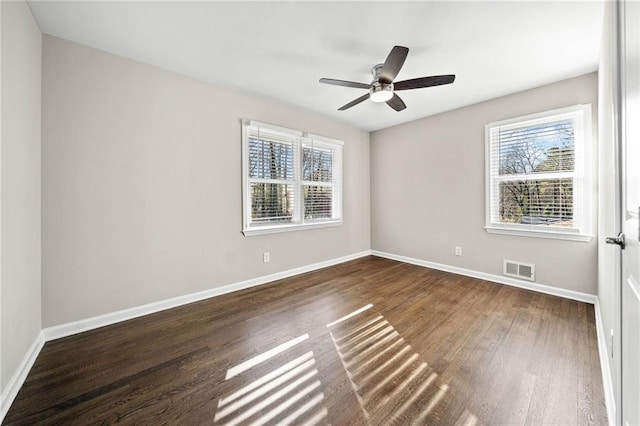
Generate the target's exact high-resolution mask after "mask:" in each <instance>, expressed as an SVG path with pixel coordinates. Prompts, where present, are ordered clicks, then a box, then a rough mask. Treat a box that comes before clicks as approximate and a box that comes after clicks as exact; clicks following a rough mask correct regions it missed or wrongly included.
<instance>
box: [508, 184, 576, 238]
mask: <svg viewBox="0 0 640 426" xmlns="http://www.w3.org/2000/svg"><path fill="white" fill-rule="evenodd" d="M499 197H500V199H499V220H500V222H502V223H517V224H523V225H539V226H541V227H549V226H552V227H573V226H574V223H573V179H545V180H526V181H509V182H500V187H499Z"/></svg>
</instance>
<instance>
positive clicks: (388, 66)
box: [379, 46, 409, 84]
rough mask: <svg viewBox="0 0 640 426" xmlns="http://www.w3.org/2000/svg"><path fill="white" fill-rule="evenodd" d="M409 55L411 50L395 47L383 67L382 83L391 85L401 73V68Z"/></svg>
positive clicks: (381, 73)
mask: <svg viewBox="0 0 640 426" xmlns="http://www.w3.org/2000/svg"><path fill="white" fill-rule="evenodd" d="M408 54H409V48H408V47H404V46H393V49H391V52H389V56H387V59H386V60H385V61H384V64H383V65H382V71H380V77H379V80H380V82H381V83H387V84H389V83H391V82H393V79H394V78H396V76H397V75H398V73H399V72H400V68H402V65H403V64H404V61H405V59H407V55H408Z"/></svg>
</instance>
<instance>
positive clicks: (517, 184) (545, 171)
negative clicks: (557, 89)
mask: <svg viewBox="0 0 640 426" xmlns="http://www.w3.org/2000/svg"><path fill="white" fill-rule="evenodd" d="M485 130H486V173H487V177H486V197H487V200H486V227H485V229H486V230H487V232H489V233H500V234H513V235H525V236H535V237H545V238H559V239H568V240H577V241H589V240H590V239H591V235H590V232H591V210H592V208H593V207H592V204H591V192H592V188H591V176H590V175H591V173H590V172H591V170H592V165H591V151H590V147H591V143H590V136H591V106H590V105H578V106H575V107H569V108H564V109H561V110H554V111H548V112H544V113H541V114H535V115H531V116H526V117H519V118H515V119H511V120H506V121H501V122H497V123H491V124H488V125H487V126H486V129H485Z"/></svg>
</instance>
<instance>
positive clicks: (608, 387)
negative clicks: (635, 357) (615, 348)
mask: <svg viewBox="0 0 640 426" xmlns="http://www.w3.org/2000/svg"><path fill="white" fill-rule="evenodd" d="M595 311H596V330H597V333H598V353H599V354H600V369H601V370H602V387H603V388H604V402H605V405H606V406H607V418H608V419H609V426H614V425H615V424H616V400H615V396H614V393H613V379H612V377H611V365H610V364H609V352H608V351H607V335H606V333H605V332H604V325H603V323H602V313H601V312H600V300H599V299H596V304H595Z"/></svg>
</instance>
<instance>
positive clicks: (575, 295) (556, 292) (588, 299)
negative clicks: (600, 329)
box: [371, 250, 597, 304]
mask: <svg viewBox="0 0 640 426" xmlns="http://www.w3.org/2000/svg"><path fill="white" fill-rule="evenodd" d="M371 254H372V255H374V256H379V257H385V258H387V259H392V260H398V261H400V262H405V263H411V264H413V265H419V266H424V267H426V268H431V269H437V270H440V271H446V272H451V273H453V274H458V275H465V276H467V277H472V278H479V279H481V280H487V281H493V282H496V283H499V284H506V285H509V286H512V287H519V288H524V289H527V290H532V291H537V292H539V293H545V294H551V295H553V296H559V297H564V298H565V299H571V300H577V301H579V302H585V303H591V304H595V303H596V300H597V296H596V295H595V294H588V293H582V292H579V291H573V290H565V289H563V288H558V287H553V286H550V285H544V284H537V283H531V282H528V281H524V280H518V279H515V278H509V277H503V276H501V275H494V274H488V273H486V272H478V271H474V270H471V269H465V268H459V267H457V266H450V265H444V264H442V263H435V262H429V261H426V260H421V259H415V258H412V257H406V256H400V255H397V254H392V253H385V252H382V251H377V250H371Z"/></svg>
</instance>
